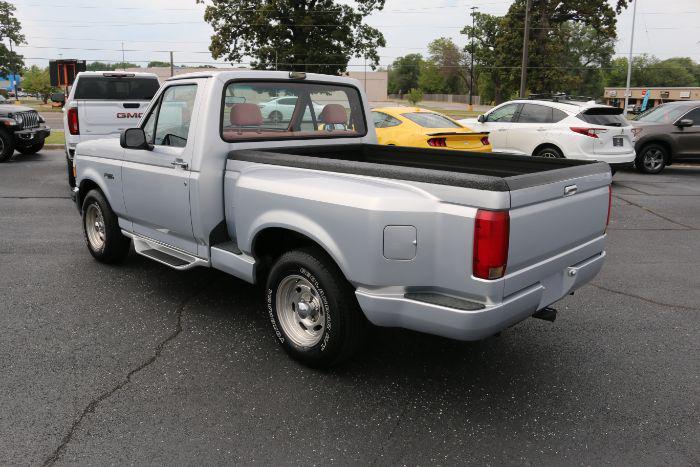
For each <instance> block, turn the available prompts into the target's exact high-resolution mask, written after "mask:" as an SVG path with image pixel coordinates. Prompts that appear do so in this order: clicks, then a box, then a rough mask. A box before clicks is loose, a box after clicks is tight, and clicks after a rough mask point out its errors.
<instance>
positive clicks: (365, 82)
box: [363, 55, 367, 93]
mask: <svg viewBox="0 0 700 467" xmlns="http://www.w3.org/2000/svg"><path fill="white" fill-rule="evenodd" d="M363 84H364V85H365V93H366V92H367V55H365V78H364V83H363Z"/></svg>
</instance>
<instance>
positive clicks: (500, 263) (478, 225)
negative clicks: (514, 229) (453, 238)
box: [472, 209, 510, 279]
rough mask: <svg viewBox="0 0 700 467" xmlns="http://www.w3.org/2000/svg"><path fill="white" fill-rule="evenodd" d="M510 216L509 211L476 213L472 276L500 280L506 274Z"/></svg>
mask: <svg viewBox="0 0 700 467" xmlns="http://www.w3.org/2000/svg"><path fill="white" fill-rule="evenodd" d="M509 233H510V215H509V214H508V211H485V210H482V209H479V210H478V211H477V212H476V221H475V223H474V251H473V255H474V257H473V262H472V274H474V276H475V277H478V278H480V279H499V278H501V277H503V276H504V275H505V273H506V262H507V260H508V236H509Z"/></svg>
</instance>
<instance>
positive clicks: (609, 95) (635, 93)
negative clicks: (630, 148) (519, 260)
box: [604, 87, 700, 108]
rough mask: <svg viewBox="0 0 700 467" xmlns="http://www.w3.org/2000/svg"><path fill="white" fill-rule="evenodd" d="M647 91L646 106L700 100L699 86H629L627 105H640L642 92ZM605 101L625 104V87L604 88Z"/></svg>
mask: <svg viewBox="0 0 700 467" xmlns="http://www.w3.org/2000/svg"><path fill="white" fill-rule="evenodd" d="M645 91H648V92H649V102H648V103H647V108H650V107H655V106H657V105H659V104H663V103H664V102H673V101H693V100H700V87H687V88H673V87H667V88H661V87H658V88H630V98H629V101H628V105H630V106H634V107H637V106H641V105H642V101H643V100H644V92H645ZM604 99H605V103H606V104H608V105H612V106H613V107H622V106H623V105H625V88H605V94H604Z"/></svg>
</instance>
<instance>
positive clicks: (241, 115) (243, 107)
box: [231, 103, 263, 126]
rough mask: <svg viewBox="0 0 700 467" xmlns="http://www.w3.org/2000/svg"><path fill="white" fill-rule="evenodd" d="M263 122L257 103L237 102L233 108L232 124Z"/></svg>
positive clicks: (258, 123) (249, 124) (253, 124)
mask: <svg viewBox="0 0 700 467" xmlns="http://www.w3.org/2000/svg"><path fill="white" fill-rule="evenodd" d="M262 124H263V117H262V112H260V107H258V106H257V105H255V104H248V103H244V104H235V105H234V106H233V107H232V108H231V125H233V126H260V125H262Z"/></svg>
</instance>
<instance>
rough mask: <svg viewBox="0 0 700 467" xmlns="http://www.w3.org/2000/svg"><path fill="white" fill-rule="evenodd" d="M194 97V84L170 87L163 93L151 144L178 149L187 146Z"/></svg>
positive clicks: (195, 93)
mask: <svg viewBox="0 0 700 467" xmlns="http://www.w3.org/2000/svg"><path fill="white" fill-rule="evenodd" d="M196 95H197V85H196V84H185V85H176V86H171V87H169V88H168V89H166V90H165V92H163V96H162V97H161V99H160V106H159V108H158V118H157V120H156V131H155V139H154V141H153V144H155V145H157V146H174V147H179V148H182V147H184V146H185V145H186V144H187V135H188V133H189V131H190V120H191V119H192V110H193V109H194V100H195V97H196ZM147 123H148V122H147Z"/></svg>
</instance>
